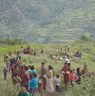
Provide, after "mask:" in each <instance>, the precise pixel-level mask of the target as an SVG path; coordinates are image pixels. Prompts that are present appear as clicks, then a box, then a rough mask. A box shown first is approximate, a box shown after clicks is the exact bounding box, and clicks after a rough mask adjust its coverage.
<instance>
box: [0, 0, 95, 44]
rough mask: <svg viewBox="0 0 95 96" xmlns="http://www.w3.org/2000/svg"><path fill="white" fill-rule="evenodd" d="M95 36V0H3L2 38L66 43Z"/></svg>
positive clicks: (0, 4) (0, 14) (0, 9)
mask: <svg viewBox="0 0 95 96" xmlns="http://www.w3.org/2000/svg"><path fill="white" fill-rule="evenodd" d="M83 34H86V35H87V36H90V37H91V38H94V37H95V0H0V38H5V37H6V35H9V36H10V37H11V38H20V39H23V40H26V41H28V42H33V43H55V42H56V43H62V42H63V41H69V40H76V39H78V38H80V36H81V35H83Z"/></svg>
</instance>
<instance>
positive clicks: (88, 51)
mask: <svg viewBox="0 0 95 96" xmlns="http://www.w3.org/2000/svg"><path fill="white" fill-rule="evenodd" d="M66 45H67V46H69V47H70V52H69V55H70V56H71V59H72V69H76V68H77V67H81V68H83V65H84V64H87V65H88V68H89V71H90V72H95V60H94V58H95V43H94V42H91V41H88V42H86V41H85V42H83V41H77V42H73V43H64V44H63V45H59V44H56V45H52V44H45V45H44V44H30V46H31V47H32V48H33V49H36V50H37V56H35V57H34V56H24V57H23V58H22V61H23V64H26V65H32V64H33V65H35V68H36V69H37V72H38V73H39V71H40V64H41V62H43V61H44V62H45V63H46V66H47V67H48V65H52V66H53V68H54V70H55V73H56V74H57V73H60V71H61V69H62V67H63V65H64V62H63V60H61V61H58V63H57V64H56V63H55V61H54V60H52V59H50V55H51V54H58V55H59V54H60V51H59V52H56V51H55V50H56V48H60V47H63V48H64V47H65V46H66ZM21 46H22V45H16V46H5V47H0V84H1V85H0V94H1V95H2V96H17V93H18V89H17V87H16V86H14V85H13V84H12V81H11V79H10V75H9V78H8V80H7V81H6V82H4V81H3V73H2V68H3V67H4V62H3V55H4V54H5V53H7V52H8V51H9V50H10V51H11V52H14V51H15V50H20V49H21ZM23 46H24V47H26V46H28V45H23ZM41 49H45V50H46V53H45V54H44V55H40V51H41ZM77 50H80V51H81V52H82V58H81V59H78V58H75V57H74V56H73V55H74V52H76V51H77ZM61 53H64V50H63V51H62V52H61ZM90 81H91V82H90ZM88 84H90V85H88ZM92 84H93V86H92ZM94 84H95V82H94V81H93V83H92V80H91V79H89V81H88V83H86V85H85V82H83V84H82V85H80V86H78V85H76V86H75V87H74V88H70V90H69V91H67V96H94V93H93V92H94V91H93V90H95V86H94ZM86 86H90V88H92V89H91V90H90V89H89V88H88V89H87V90H85V89H83V88H86ZM91 91H93V92H92V93H93V94H92V95H89V94H90V93H91ZM86 92H87V94H88V95H87V94H86ZM56 96H57V95H56ZM58 96H61V95H58Z"/></svg>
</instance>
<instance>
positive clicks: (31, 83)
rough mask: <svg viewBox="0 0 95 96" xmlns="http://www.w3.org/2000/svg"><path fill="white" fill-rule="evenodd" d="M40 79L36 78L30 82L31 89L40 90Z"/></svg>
mask: <svg viewBox="0 0 95 96" xmlns="http://www.w3.org/2000/svg"><path fill="white" fill-rule="evenodd" d="M38 82H39V81H38V78H37V77H34V78H32V79H31V80H30V89H33V90H35V89H38Z"/></svg>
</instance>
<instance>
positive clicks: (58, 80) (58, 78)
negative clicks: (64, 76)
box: [55, 75, 61, 93]
mask: <svg viewBox="0 0 95 96" xmlns="http://www.w3.org/2000/svg"><path fill="white" fill-rule="evenodd" d="M55 83H56V91H57V92H60V93H61V88H60V83H61V80H60V77H59V75H56V77H55Z"/></svg>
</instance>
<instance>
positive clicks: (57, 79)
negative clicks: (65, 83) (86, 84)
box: [54, 78, 61, 86]
mask: <svg viewBox="0 0 95 96" xmlns="http://www.w3.org/2000/svg"><path fill="white" fill-rule="evenodd" d="M54 81H55V83H56V85H58V86H60V83H61V80H60V78H55V80H54Z"/></svg>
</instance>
